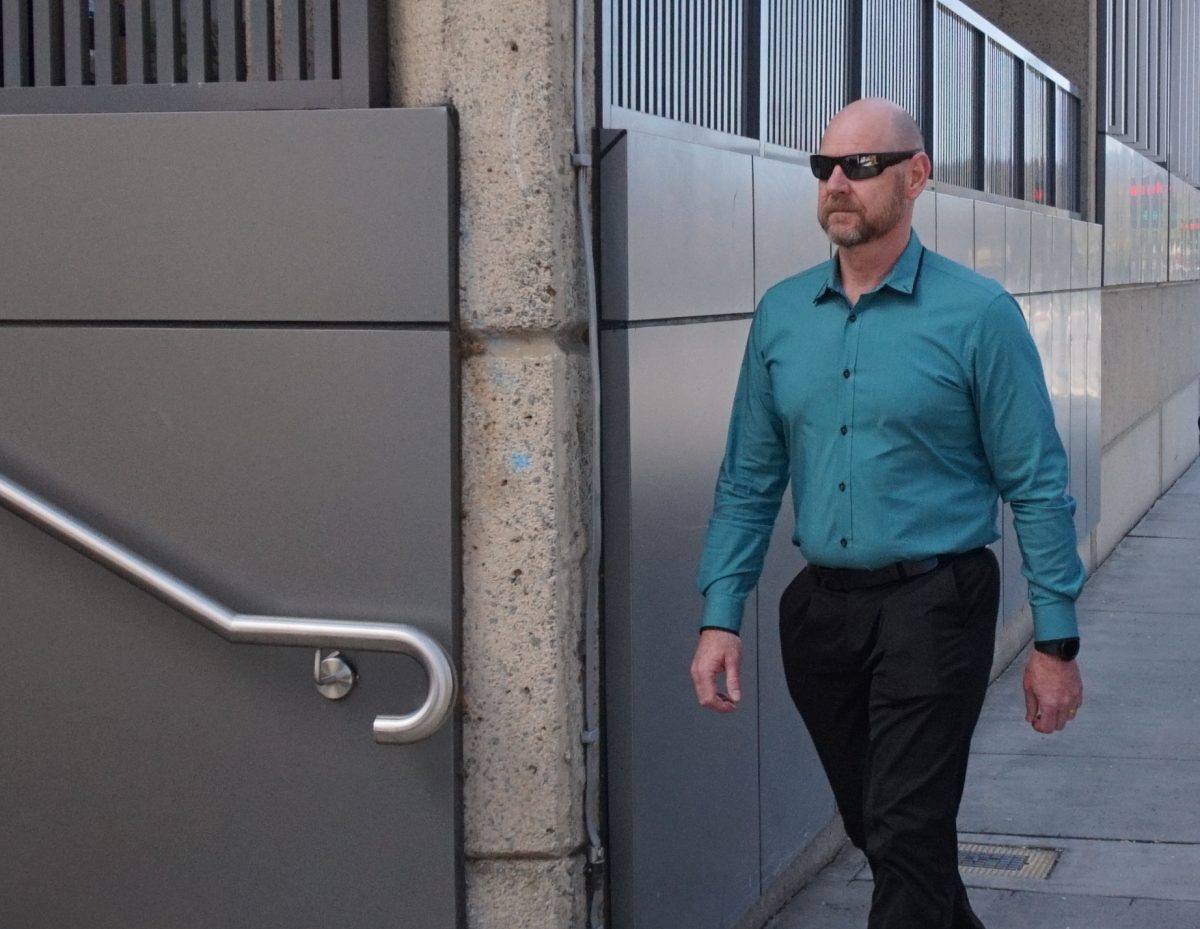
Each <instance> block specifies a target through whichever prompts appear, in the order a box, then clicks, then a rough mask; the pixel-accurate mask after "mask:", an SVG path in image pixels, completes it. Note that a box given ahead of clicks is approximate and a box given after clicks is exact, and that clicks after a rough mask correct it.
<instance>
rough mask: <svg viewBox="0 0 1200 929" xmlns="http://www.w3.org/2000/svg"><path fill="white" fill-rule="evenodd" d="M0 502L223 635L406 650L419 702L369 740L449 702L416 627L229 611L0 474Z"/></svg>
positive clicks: (451, 689) (400, 738) (441, 662)
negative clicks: (420, 672) (423, 687)
mask: <svg viewBox="0 0 1200 929" xmlns="http://www.w3.org/2000/svg"><path fill="white" fill-rule="evenodd" d="M0 505H2V506H4V507H5V509H8V510H10V511H11V512H13V513H15V514H16V515H17V516H20V517H21V518H22V519H24V520H26V521H27V522H30V523H32V524H33V525H35V526H37V527H38V528H40V529H42V530H44V531H45V532H47V533H49V534H50V535H52V536H53V537H54V538H56V539H58V540H59V541H60V542H64V543H65V544H67V545H69V546H70V547H71V548H73V549H75V550H76V551H78V552H79V553H81V554H83V555H86V556H87V557H88V558H90V559H92V561H95V562H96V563H97V564H100V565H103V566H104V567H105V568H108V569H109V570H110V571H112V572H113V573H114V574H118V575H120V576H121V577H123V578H124V579H125V580H127V581H129V582H130V583H131V584H134V585H135V586H137V587H140V588H141V589H142V590H144V591H145V592H146V593H148V594H150V595H151V596H152V597H155V598H157V599H159V600H161V601H162V602H163V603H165V604H167V606H170V607H172V608H174V609H176V610H178V611H179V612H180V613H183V614H184V615H185V616H188V617H190V618H191V619H194V620H195V621H196V622H198V623H200V625H202V626H205V627H206V628H208V629H211V630H212V631H213V632H215V633H216V634H217V635H219V636H221V637H222V638H224V639H227V640H229V641H230V642H236V643H245V644H250V645H295V646H308V647H310V648H335V647H336V648H347V647H353V648H357V649H362V650H364V651H373V652H399V653H401V654H404V655H410V656H412V657H413V658H415V659H416V660H417V661H419V662H420V663H421V666H422V667H423V668H424V669H425V674H426V676H427V677H428V678H429V685H428V686H429V690H428V693H427V694H426V696H425V702H424V703H422V704H421V706H420V707H419V708H417V709H416V710H414V711H413V712H411V713H406V714H404V715H402V716H377V717H375V725H374V732H375V740H376V741H377V742H384V743H393V744H399V743H410V742H417V741H420V740H421V739H424V738H427V737H428V736H431V735H433V733H435V732H436V731H437V730H438V729H440V728H441V726H442V724H443V723H444V722H445V721H446V719H447V718H448V717H449V715H450V712H451V710H452V709H453V706H454V700H455V695H456V693H457V689H458V682H457V679H456V676H455V673H454V666H453V665H452V664H451V662H450V658H449V656H448V655H447V654H446V651H445V649H443V648H442V646H441V645H440V644H438V642H436V641H435V640H434V639H433V638H431V637H430V636H428V635H426V634H425V633H424V632H421V631H420V630H419V629H415V628H413V627H412V626H408V625H405V624H402V623H381V622H357V621H353V620H336V619H302V618H296V617H289V616H249V615H246V614H243V613H237V612H234V611H233V610H231V609H229V608H228V607H227V606H224V605H223V604H221V603H218V602H217V601H216V600H213V599H212V598H211V597H208V596H206V595H204V594H203V593H201V592H200V591H198V590H196V589H195V588H194V587H191V586H190V585H188V584H185V583H184V582H183V581H181V580H180V579H179V578H177V577H175V576H174V575H172V574H170V573H169V572H167V571H165V570H163V569H162V568H160V567H158V566H157V565H154V564H151V563H150V562H148V561H146V560H145V559H144V558H142V557H140V556H138V555H136V554H134V553H133V552H131V551H130V550H129V549H127V548H125V547H124V546H123V545H121V544H119V543H117V542H114V541H113V540H112V539H110V538H108V537H107V536H105V535H103V534H101V533H100V532H97V531H96V530H95V529H93V528H92V527H91V526H88V525H87V524H85V523H83V522H80V521H79V520H78V519H75V518H74V517H73V516H70V515H69V514H67V513H64V512H63V511H62V510H60V509H59V508H58V507H56V506H54V505H53V504H52V503H49V502H47V501H46V500H44V499H42V498H41V497H39V496H38V495H37V494H35V493H33V492H32V491H30V490H28V489H26V488H25V487H22V486H21V485H20V484H17V483H16V482H15V481H12V480H10V479H8V478H7V477H5V476H3V475H0Z"/></svg>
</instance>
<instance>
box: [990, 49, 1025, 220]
mask: <svg viewBox="0 0 1200 929" xmlns="http://www.w3.org/2000/svg"><path fill="white" fill-rule="evenodd" d="M1021 72H1022V69H1021V67H1020V64H1019V63H1018V61H1017V59H1016V56H1015V55H1013V54H1012V53H1011V52H1009V51H1008V50H1006V49H1004V48H1001V47H1000V46H999V45H997V44H996V43H995V42H993V41H991V40H990V39H989V40H988V42H987V76H986V79H985V81H984V93H985V103H984V189H985V190H987V191H990V192H991V193H997V194H1003V195H1004V196H1006V197H1019V196H1020V195H1021V181H1022V180H1023V178H1022V173H1023V172H1021V165H1022V161H1023V153H1022V151H1021V147H1020V141H1021V133H1020V131H1019V130H1020V127H1021V125H1022V123H1023V122H1024V119H1023V117H1024V114H1023V113H1018V111H1017V105H1018V102H1019V101H1020V99H1021V88H1022V85H1021V84H1020V83H1019V81H1020V78H1021Z"/></svg>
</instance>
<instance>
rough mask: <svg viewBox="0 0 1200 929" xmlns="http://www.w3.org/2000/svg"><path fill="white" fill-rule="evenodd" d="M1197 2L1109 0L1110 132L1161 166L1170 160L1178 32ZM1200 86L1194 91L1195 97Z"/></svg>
mask: <svg viewBox="0 0 1200 929" xmlns="http://www.w3.org/2000/svg"><path fill="white" fill-rule="evenodd" d="M1195 6H1196V4H1195V2H1194V0H1182V2H1175V3H1171V2H1170V0H1105V4H1104V6H1103V12H1104V16H1105V27H1106V28H1105V48H1104V66H1105V77H1106V87H1107V93H1106V99H1105V124H1106V131H1107V132H1108V133H1109V134H1110V135H1114V136H1116V137H1118V138H1120V139H1121V140H1122V141H1124V142H1126V143H1127V144H1128V145H1130V146H1131V147H1132V148H1134V149H1136V150H1137V151H1139V152H1141V153H1143V154H1145V155H1146V156H1148V157H1149V158H1151V159H1152V160H1155V161H1163V160H1165V159H1166V156H1167V150H1168V147H1169V141H1168V128H1167V124H1168V122H1169V114H1168V107H1167V99H1166V96H1165V95H1164V94H1163V93H1162V88H1165V87H1167V86H1168V83H1169V72H1170V70H1171V69H1170V61H1171V46H1172V44H1173V33H1174V30H1173V29H1172V28H1171V25H1172V15H1173V11H1174V15H1175V16H1176V19H1177V20H1179V19H1180V18H1181V16H1180V15H1179V14H1181V13H1182V16H1183V17H1186V16H1187V15H1188V11H1189V10H1190V11H1192V12H1193V13H1194V11H1195ZM1194 87H1195V85H1192V87H1191V88H1189V92H1194Z"/></svg>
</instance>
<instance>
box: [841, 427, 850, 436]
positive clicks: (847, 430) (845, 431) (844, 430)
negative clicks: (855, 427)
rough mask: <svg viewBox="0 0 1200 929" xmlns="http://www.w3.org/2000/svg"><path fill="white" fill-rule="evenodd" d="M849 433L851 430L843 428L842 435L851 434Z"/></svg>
mask: <svg viewBox="0 0 1200 929" xmlns="http://www.w3.org/2000/svg"><path fill="white" fill-rule="evenodd" d="M849 431H850V430H849V429H847V428H846V427H845V426H842V435H845V434H846V433H847V432H849Z"/></svg>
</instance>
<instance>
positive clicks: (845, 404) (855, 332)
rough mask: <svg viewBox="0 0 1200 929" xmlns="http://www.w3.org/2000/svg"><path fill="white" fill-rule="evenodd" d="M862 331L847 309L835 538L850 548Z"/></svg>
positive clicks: (855, 312) (857, 316) (856, 314)
mask: <svg viewBox="0 0 1200 929" xmlns="http://www.w3.org/2000/svg"><path fill="white" fill-rule="evenodd" d="M861 332H862V320H861V318H860V312H859V310H858V309H856V308H852V307H851V308H848V312H847V315H846V323H845V326H844V328H843V338H842V346H843V354H842V385H841V388H842V389H841V391H840V392H839V394H840V396H839V402H838V408H839V413H840V419H841V423H842V425H841V427H840V432H841V435H842V436H843V438H842V440H841V441H842V442H843V448H842V449H841V454H840V455H839V458H840V459H841V463H842V467H841V474H840V475H839V477H838V485H837V490H838V493H837V497H838V499H837V504H836V512H837V514H838V517H837V526H836V527H835V530H836V537H838V544H839V545H840V546H841V547H842V548H848V547H849V545H850V539H852V538H853V537H854V532H853V526H854V519H853V515H854V514H853V511H852V508H851V494H850V493H849V487H850V482H851V471H850V462H851V461H852V459H853V452H854V433H853V429H852V428H851V427H852V426H853V424H854V395H855V381H856V377H855V363H856V361H857V359H858V344H859V336H860V333H861Z"/></svg>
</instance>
